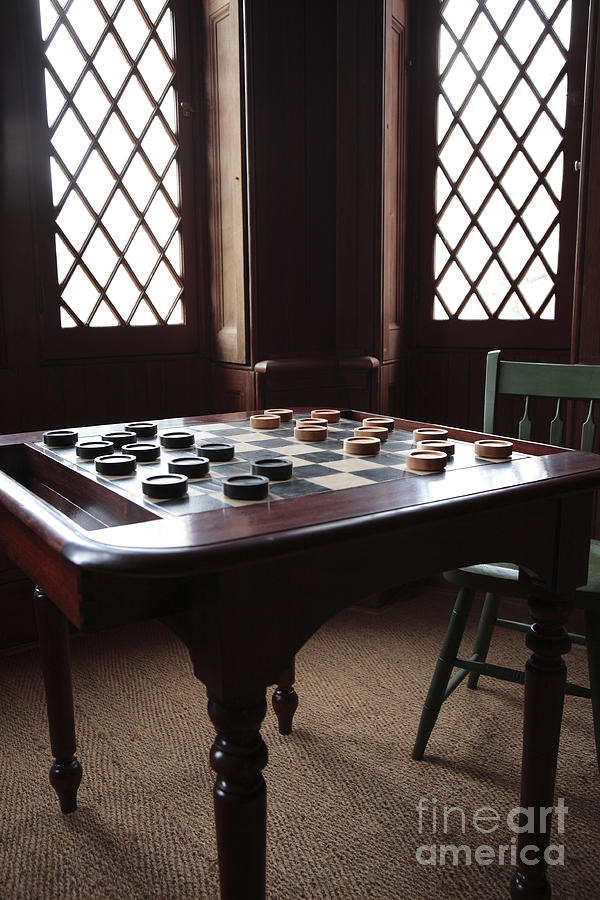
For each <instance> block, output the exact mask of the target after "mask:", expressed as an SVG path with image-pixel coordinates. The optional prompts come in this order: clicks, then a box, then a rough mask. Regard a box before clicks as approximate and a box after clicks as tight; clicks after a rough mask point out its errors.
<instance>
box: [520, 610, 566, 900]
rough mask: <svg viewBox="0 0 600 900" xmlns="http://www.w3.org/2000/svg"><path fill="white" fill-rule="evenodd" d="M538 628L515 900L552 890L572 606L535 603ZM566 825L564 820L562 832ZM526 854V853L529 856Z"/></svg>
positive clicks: (531, 642) (533, 635) (529, 672)
mask: <svg viewBox="0 0 600 900" xmlns="http://www.w3.org/2000/svg"><path fill="white" fill-rule="evenodd" d="M529 605H530V609H531V614H532V617H533V620H534V624H533V625H532V626H531V629H530V631H529V632H528V634H527V639H526V643H527V646H528V647H529V649H530V650H531V651H532V654H531V656H530V657H529V659H528V660H527V663H526V667H525V702H524V721H523V762H522V768H521V801H520V805H521V808H522V809H523V810H525V811H527V812H524V813H522V818H521V822H522V826H521V827H523V828H525V830H524V831H523V832H522V833H521V834H519V838H518V842H517V850H518V855H519V866H518V868H517V871H516V873H515V875H514V876H513V879H512V883H511V897H512V898H513V900H522V898H527V900H532V898H535V900H546V898H549V897H550V896H551V888H550V884H549V882H548V878H547V875H546V869H547V863H546V861H545V859H544V851H545V850H546V848H547V847H548V844H549V840H550V828H551V814H552V812H553V810H554V786H555V780H556V763H557V758H558V744H559V739H560V727H561V721H562V711H563V700H564V691H565V682H566V676H567V667H566V665H565V661H564V659H563V657H562V654H563V653H568V651H569V650H570V647H571V642H570V640H569V636H568V634H567V632H566V630H565V627H564V625H565V623H566V621H567V619H568V615H569V611H570V605H569V604H568V603H567V602H565V601H564V599H562V598H560V597H551V596H550V597H549V596H546V597H545V598H542V597H540V598H534V599H532V600H530V604H529ZM560 826H561V822H560V820H559V828H560ZM523 851H525V853H524V855H522V854H523Z"/></svg>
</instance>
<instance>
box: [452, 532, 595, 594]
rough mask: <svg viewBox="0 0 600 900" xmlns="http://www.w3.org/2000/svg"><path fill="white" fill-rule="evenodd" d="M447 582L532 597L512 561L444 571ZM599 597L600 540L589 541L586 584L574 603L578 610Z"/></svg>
mask: <svg viewBox="0 0 600 900" xmlns="http://www.w3.org/2000/svg"><path fill="white" fill-rule="evenodd" d="M444 578H445V579H446V581H449V582H451V584H455V585H457V586H458V587H465V588H471V589H472V590H474V591H483V592H485V593H489V594H500V595H506V596H509V597H522V598H523V599H524V600H526V599H527V597H528V596H529V591H528V586H527V581H526V580H523V581H521V582H519V569H518V567H517V566H514V565H512V563H484V564H481V565H477V566H465V567H464V568H462V569H452V570H451V571H448V572H444ZM599 600H600V541H595V540H592V541H591V542H590V561H589V566H588V580H587V584H584V585H583V587H580V588H578V589H577V590H576V592H575V599H574V605H575V606H576V607H578V608H579V609H593V608H597V607H598V601H599Z"/></svg>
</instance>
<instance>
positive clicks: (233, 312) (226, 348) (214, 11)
mask: <svg viewBox="0 0 600 900" xmlns="http://www.w3.org/2000/svg"><path fill="white" fill-rule="evenodd" d="M205 32H206V92H207V123H206V124H207V145H208V181H209V242H210V251H211V253H210V256H211V273H210V282H211V285H210V300H211V309H212V321H213V347H214V353H215V355H216V357H217V358H218V359H219V360H222V361H226V362H232V363H245V362H246V327H245V321H246V310H245V306H246V291H245V251H244V226H245V213H244V183H245V178H244V165H243V152H242V93H241V74H240V73H241V66H240V57H241V44H240V30H239V3H238V0H225V2H223V0H208V2H207V3H206V5H205Z"/></svg>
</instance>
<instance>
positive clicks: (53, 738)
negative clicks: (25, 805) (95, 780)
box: [34, 587, 82, 813]
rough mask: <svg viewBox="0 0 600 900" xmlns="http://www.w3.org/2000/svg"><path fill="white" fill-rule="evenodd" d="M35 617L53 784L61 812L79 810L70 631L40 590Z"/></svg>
mask: <svg viewBox="0 0 600 900" xmlns="http://www.w3.org/2000/svg"><path fill="white" fill-rule="evenodd" d="M34 603H35V614H36V619H37V626H38V632H39V638H40V654H41V662H42V672H43V676H44V686H45V689H46V708H47V711H48V729H49V731H50V746H51V748H52V753H53V755H54V762H53V764H52V766H51V768H50V784H51V785H52V787H53V788H54V790H55V791H56V793H57V795H58V799H59V801H60V808H61V811H62V812H64V813H69V812H73V810H74V809H76V808H77V789H78V787H79V783H80V781H81V775H82V769H81V764H80V763H79V760H78V759H77V757H76V756H75V719H74V716H73V693H72V690H71V668H70V665H69V629H68V623H67V620H66V619H65V617H64V616H63V614H62V612H61V611H60V610H59V608H58V607H57V606H55V605H54V603H52V601H51V600H50V599H49V598H48V597H47V596H46V594H44V592H43V591H41V590H40V589H39V588H37V587H36V589H35V591H34Z"/></svg>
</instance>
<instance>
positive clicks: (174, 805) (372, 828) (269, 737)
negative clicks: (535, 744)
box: [0, 595, 600, 900]
mask: <svg viewBox="0 0 600 900" xmlns="http://www.w3.org/2000/svg"><path fill="white" fill-rule="evenodd" d="M451 602H452V600H451V597H449V596H447V595H438V596H432V597H430V598H428V599H427V602H425V601H424V598H423V597H422V596H419V597H416V598H415V599H414V600H410V601H407V602H404V603H401V604H398V605H396V606H393V607H390V608H387V609H386V610H385V611H383V612H378V613H375V612H373V611H369V610H361V609H351V610H348V611H345V612H344V613H342V614H341V615H339V616H337V617H336V618H335V619H333V620H332V621H330V622H329V623H328V624H327V625H325V626H324V627H323V628H322V629H321V630H320V631H319V633H318V634H316V635H315V636H314V637H313V638H312V639H311V640H310V641H309V643H308V644H307V645H306V646H305V647H304V648H303V650H302V651H301V653H300V654H299V657H298V666H297V672H298V682H297V687H298V692H299V694H300V707H299V709H298V712H297V714H296V722H295V731H294V734H293V735H291V736H289V737H282V736H280V735H279V734H278V733H277V730H276V727H275V720H274V716H273V715H272V713H271V711H270V710H269V713H268V715H267V718H266V720H265V723H264V727H263V736H264V738H265V740H266V742H267V745H268V747H269V752H270V761H269V765H268V766H267V768H266V770H265V777H266V779H267V785H268V792H269V793H268V807H269V832H268V856H269V862H268V896H269V898H274V900H300V898H306V900H333V898H336V900H355V898H356V900H359V898H360V900H363V898H376V900H431V898H434V897H443V898H449V900H453V898H457V900H458V898H461V900H463V898H478V900H500V898H506V897H508V883H509V880H510V876H511V873H512V871H513V869H512V866H511V859H510V847H511V846H512V844H511V838H514V834H513V832H512V831H511V830H510V829H509V828H508V826H507V824H506V817H507V814H508V813H509V811H510V810H511V809H512V808H514V807H515V806H517V804H518V795H519V770H520V752H521V749H520V742H521V737H520V729H521V696H522V694H521V691H522V689H521V688H520V687H519V686H516V685H508V684H504V683H500V682H497V681H490V680H489V679H488V680H486V681H485V682H482V687H481V689H480V690H479V691H477V692H474V691H467V690H466V688H465V687H464V686H462V687H461V688H460V689H459V690H458V691H457V692H456V694H455V695H454V696H453V698H452V699H451V700H449V701H448V703H446V705H445V707H444V709H443V711H442V714H441V717H440V720H439V722H438V725H437V728H436V730H435V731H434V733H433V736H432V739H431V742H430V746H429V752H428V754H427V756H426V760H425V761H423V762H413V761H412V760H411V758H410V750H411V746H412V742H413V739H414V735H415V730H416V726H417V722H418V717H419V714H420V709H421V704H422V701H423V698H424V696H425V693H426V690H427V686H428V683H429V678H430V674H431V670H432V667H433V664H434V661H435V658H436V655H437V652H438V649H439V646H440V642H441V638H442V634H443V630H444V629H445V624H446V621H447V617H448V614H449V610H450V606H451ZM72 646H73V649H72V662H73V679H74V689H75V698H76V718H77V730H78V743H79V750H78V753H79V757H80V759H81V761H82V764H83V766H84V780H83V782H82V785H81V788H80V792H79V809H78V810H77V811H76V812H75V813H73V814H72V815H69V816H62V815H61V814H60V812H59V810H58V805H57V802H56V800H55V796H54V794H53V792H52V791H51V789H50V787H49V785H48V784H47V781H46V772H47V768H48V765H49V751H48V739H47V730H46V719H45V707H44V702H43V687H42V682H41V677H40V675H39V670H38V659H37V652H36V651H35V650H27V651H24V652H19V653H16V654H12V655H7V656H3V657H0V698H1V699H0V735H1V736H2V737H1V742H2V744H1V748H2V749H1V752H0V812H1V819H0V821H1V825H0V898H2V900H16V898H23V900H38V898H39V900H42V898H43V900H59V898H60V900H75V898H77V900H79V898H81V900H83V898H85V900H105V898H114V900H123V898H128V900H138V898H140V900H141V898H152V900H155V898H160V900H183V898H186V900H187V898H195V900H196V898H216V897H217V870H216V851H215V841H214V836H213V824H212V800H211V785H212V773H211V770H210V768H209V765H208V748H209V746H210V743H211V742H212V736H213V732H212V726H211V725H210V722H209V720H208V718H207V715H206V712H205V706H206V700H205V692H204V688H203V686H202V685H200V684H199V683H198V682H196V681H195V679H194V678H193V676H192V672H191V666H190V663H189V660H188V657H187V652H186V650H185V648H184V647H183V646H182V645H181V644H180V643H179V642H178V641H177V640H176V639H175V638H174V637H173V636H172V635H171V634H170V633H169V632H168V631H167V630H165V629H164V628H163V627H162V626H161V625H159V624H157V623H153V622H151V623H145V624H142V625H140V626H136V627H128V628H125V629H122V630H119V631H115V632H110V633H104V634H101V635H94V636H84V637H77V638H75V639H74V640H73V645H72ZM490 658H491V659H492V660H498V659H500V658H502V659H503V660H504V661H505V662H507V663H510V662H513V663H514V664H517V665H521V664H522V662H523V660H524V658H525V650H524V645H523V636H522V635H518V634H515V633H514V632H505V631H500V630H498V631H497V633H496V635H495V637H494V643H493V646H492V654H491V656H490ZM569 664H570V677H571V679H572V680H574V679H576V678H580V679H581V680H582V681H583V682H584V683H587V677H586V663H585V651H584V650H582V649H581V648H578V647H576V648H574V649H573V650H572V652H571V654H570V659H569ZM557 784H558V790H557V795H558V796H559V797H563V798H564V803H565V805H566V806H567V807H568V810H569V811H568V813H567V814H566V815H565V827H564V832H563V833H562V834H558V833H556V831H555V832H554V834H553V837H552V842H553V843H555V844H556V845H557V846H559V847H560V846H562V847H563V851H564V865H561V864H557V865H555V866H553V867H552V869H551V876H552V883H553V889H554V892H553V897H554V898H559V900H560V898H562V900H571V898H577V900H588V898H589V900H591V898H595V897H599V896H600V876H599V874H598V859H599V857H600V836H599V832H600V829H599V827H598V823H599V822H600V777H599V775H598V771H597V769H596V762H595V754H594V744H593V728H592V717H591V708H590V704H589V701H586V700H581V699H577V698H571V697H569V698H567V701H566V711H565V717H564V723H563V731H562V740H561V752H560V761H559V772H558V782H557ZM419 806H420V808H421V810H422V813H421V821H419V814H418V812H417V810H418V807H419ZM444 807H446V808H450V807H454V808H455V809H453V810H452V811H448V809H447V816H446V820H447V821H446V826H447V827H444V816H443V813H444ZM481 807H491V809H487V810H485V811H484V812H480V813H479V818H476V819H475V822H476V824H477V826H478V827H479V829H480V830H477V828H476V827H474V824H473V816H474V814H475V813H476V812H477V810H478V809H480V808H481ZM434 810H435V811H436V812H435V825H436V830H435V832H434ZM463 815H464V833H463V831H462V821H463ZM496 826H498V827H497V828H496ZM555 828H556V822H555ZM491 829H494V830H491ZM441 845H462V846H463V849H462V850H461V851H460V853H459V857H458V860H457V861H455V860H453V858H452V853H451V851H450V855H449V856H447V857H446V863H445V864H444V865H440V863H439V854H440V846H441ZM481 845H487V846H489V847H491V848H492V851H491V852H492V854H493V856H492V857H491V858H490V851H480V853H483V858H482V857H480V859H483V861H484V862H485V861H486V857H485V854H486V853H487V863H488V864H486V865H484V864H482V863H478V862H477V861H476V860H475V852H476V850H477V848H478V847H480V846H481ZM500 845H506V846H507V847H508V848H509V849H508V850H507V851H499V847H500ZM419 848H421V849H419ZM423 848H426V849H423ZM464 848H468V849H469V850H470V852H471V853H472V859H471V865H467V864H466V852H467V851H466V849H464ZM500 852H504V854H505V858H504V862H503V864H500V861H499V853H500ZM560 852H561V851H560V850H556V851H555V856H556V858H557V859H558V860H560V857H559V854H560ZM417 856H419V857H420V859H421V862H419V861H418V860H417ZM425 862H429V864H428V865H425V864H424V863H425ZM455 862H458V864H454V863H455Z"/></svg>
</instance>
